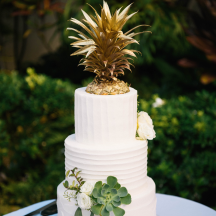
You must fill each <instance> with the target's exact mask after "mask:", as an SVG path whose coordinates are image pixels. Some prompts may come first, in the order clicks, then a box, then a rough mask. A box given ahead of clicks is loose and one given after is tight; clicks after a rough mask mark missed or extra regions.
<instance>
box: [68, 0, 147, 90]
mask: <svg viewBox="0 0 216 216" xmlns="http://www.w3.org/2000/svg"><path fill="white" fill-rule="evenodd" d="M130 6H131V4H130V5H128V6H127V7H126V8H125V9H124V10H123V11H122V12H121V13H120V10H121V8H120V9H118V10H116V11H115V13H114V15H113V16H112V15H111V13H110V10H109V6H108V4H107V3H106V2H105V1H104V2H103V8H102V9H101V16H99V14H98V13H97V11H96V10H95V9H94V8H93V7H92V6H91V7H92V9H93V10H94V11H95V15H96V16H95V17H93V16H89V15H88V14H87V13H86V12H84V11H82V12H83V15H84V17H85V19H84V20H83V21H84V22H85V23H87V24H88V26H89V27H90V28H88V27H87V26H86V25H84V24H83V23H82V22H80V21H79V20H77V19H74V18H72V19H71V21H72V22H74V23H76V24H78V25H80V26H81V27H82V28H83V29H85V30H86V31H87V32H88V34H89V35H90V36H87V35H85V34H84V33H83V32H81V31H78V30H76V29H74V28H68V30H73V31H76V32H77V33H79V37H74V36H69V38H71V39H75V40H76V42H73V43H71V45H72V46H73V47H76V48H79V49H78V50H77V51H75V52H74V53H73V54H71V55H84V56H85V57H84V58H82V59H81V61H82V63H81V64H79V65H84V66H85V71H90V72H93V73H96V77H95V80H94V81H93V83H91V84H89V85H90V86H91V88H90V86H88V87H89V88H87V92H91V93H94V94H98V92H99V90H98V89H100V88H101V87H102V86H103V88H105V89H107V88H110V87H111V86H113V87H112V89H113V90H112V92H121V93H122V92H124V93H126V92H128V91H129V88H128V90H126V86H127V84H126V83H125V85H123V83H124V82H123V81H121V82H120V81H119V80H117V79H116V77H118V76H119V75H120V74H123V75H124V70H125V69H128V70H130V71H131V69H130V65H132V64H131V63H130V62H129V60H130V59H131V58H129V57H126V56H125V55H130V56H134V57H136V55H135V54H134V53H135V52H139V51H137V50H128V49H125V47H126V46H127V45H129V44H132V43H138V41H136V40H135V39H133V37H134V36H135V35H138V34H140V33H143V32H139V33H133V32H132V31H133V30H134V29H136V28H138V27H140V26H147V25H139V26H136V27H134V28H132V29H131V30H129V31H128V32H126V33H123V32H122V28H123V26H124V24H125V23H126V22H127V21H128V20H129V19H130V18H131V17H132V16H133V15H134V14H136V13H137V12H135V13H132V14H130V15H127V13H128V11H129V9H130ZM131 32H132V33H131ZM97 85H98V86H99V87H98V88H97ZM93 86H94V87H93ZM104 86H106V87H104ZM115 86H116V87H115ZM117 86H118V87H117ZM119 87H120V89H121V90H119V91H117V90H116V88H119ZM88 89H92V90H91V91H90V90H89V91H88ZM93 89H97V90H93ZM114 90H115V91H114ZM103 91H105V92H106V90H103Z"/></svg>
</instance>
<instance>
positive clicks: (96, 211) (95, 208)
mask: <svg viewBox="0 0 216 216" xmlns="http://www.w3.org/2000/svg"><path fill="white" fill-rule="evenodd" d="M102 206H103V205H101V204H97V205H93V206H92V207H91V210H92V212H93V213H94V214H95V215H100V212H101V209H102Z"/></svg>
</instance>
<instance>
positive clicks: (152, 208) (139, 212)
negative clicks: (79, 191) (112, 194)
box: [57, 177, 157, 216]
mask: <svg viewBox="0 0 216 216" xmlns="http://www.w3.org/2000/svg"><path fill="white" fill-rule="evenodd" d="M65 191H66V188H65V187H64V186H63V182H61V183H60V184H59V185H58V188H57V207H58V216H74V214H75V211H76V209H77V205H76V202H75V200H74V199H71V200H70V201H68V200H67V199H66V198H65V197H64V192H65ZM156 202H157V200H156V195H155V183H154V181H153V180H152V179H151V178H149V177H147V179H146V181H145V184H144V185H143V186H142V188H140V191H139V193H136V194H134V195H132V202H131V204H130V205H122V206H121V208H123V209H124V210H125V215H124V216H156ZM82 215H83V216H90V212H89V211H87V210H82ZM110 216H114V214H113V213H111V214H110Z"/></svg>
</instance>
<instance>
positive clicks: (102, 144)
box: [57, 88, 156, 216]
mask: <svg viewBox="0 0 216 216" xmlns="http://www.w3.org/2000/svg"><path fill="white" fill-rule="evenodd" d="M85 89H86V88H79V89H77V90H76V91H75V134H72V135H70V136H68V137H67V138H66V140H65V171H68V170H72V169H73V168H74V167H77V168H78V169H79V170H81V173H80V174H81V176H82V178H83V179H84V181H88V182H93V183H95V182H97V181H103V182H106V178H107V177H108V176H115V177H117V179H118V182H119V183H120V184H121V185H122V186H124V187H126V188H127V189H128V192H129V193H130V194H131V197H132V203H131V204H130V205H122V206H121V207H122V208H124V209H125V211H126V213H125V216H156V196H155V183H154V181H153V180H152V179H151V178H149V177H148V176H147V150H148V146H147V141H146V140H136V139H135V134H136V128H137V91H136V90H135V89H133V88H130V92H128V93H126V94H122V95H93V94H89V93H87V92H86V91H85ZM66 180H67V181H68V182H69V184H71V183H72V181H73V180H74V177H66ZM65 191H66V188H64V186H63V182H62V183H61V184H60V185H59V186H58V189H57V196H58V197H57V206H58V216H74V214H75V211H76V209H77V205H76V201H75V200H74V199H71V201H70V202H69V201H68V200H67V199H66V198H65V197H64V196H63V195H64V192H65ZM82 213H83V216H90V212H89V211H86V210H82ZM110 216H114V214H113V213H111V214H110Z"/></svg>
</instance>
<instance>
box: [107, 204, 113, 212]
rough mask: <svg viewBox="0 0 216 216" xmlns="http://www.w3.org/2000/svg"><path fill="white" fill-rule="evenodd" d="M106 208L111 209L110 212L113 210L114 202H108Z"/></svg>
mask: <svg viewBox="0 0 216 216" xmlns="http://www.w3.org/2000/svg"><path fill="white" fill-rule="evenodd" d="M106 210H107V211H109V212H110V211H112V210H113V206H112V204H110V203H108V204H107V205H106Z"/></svg>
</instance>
